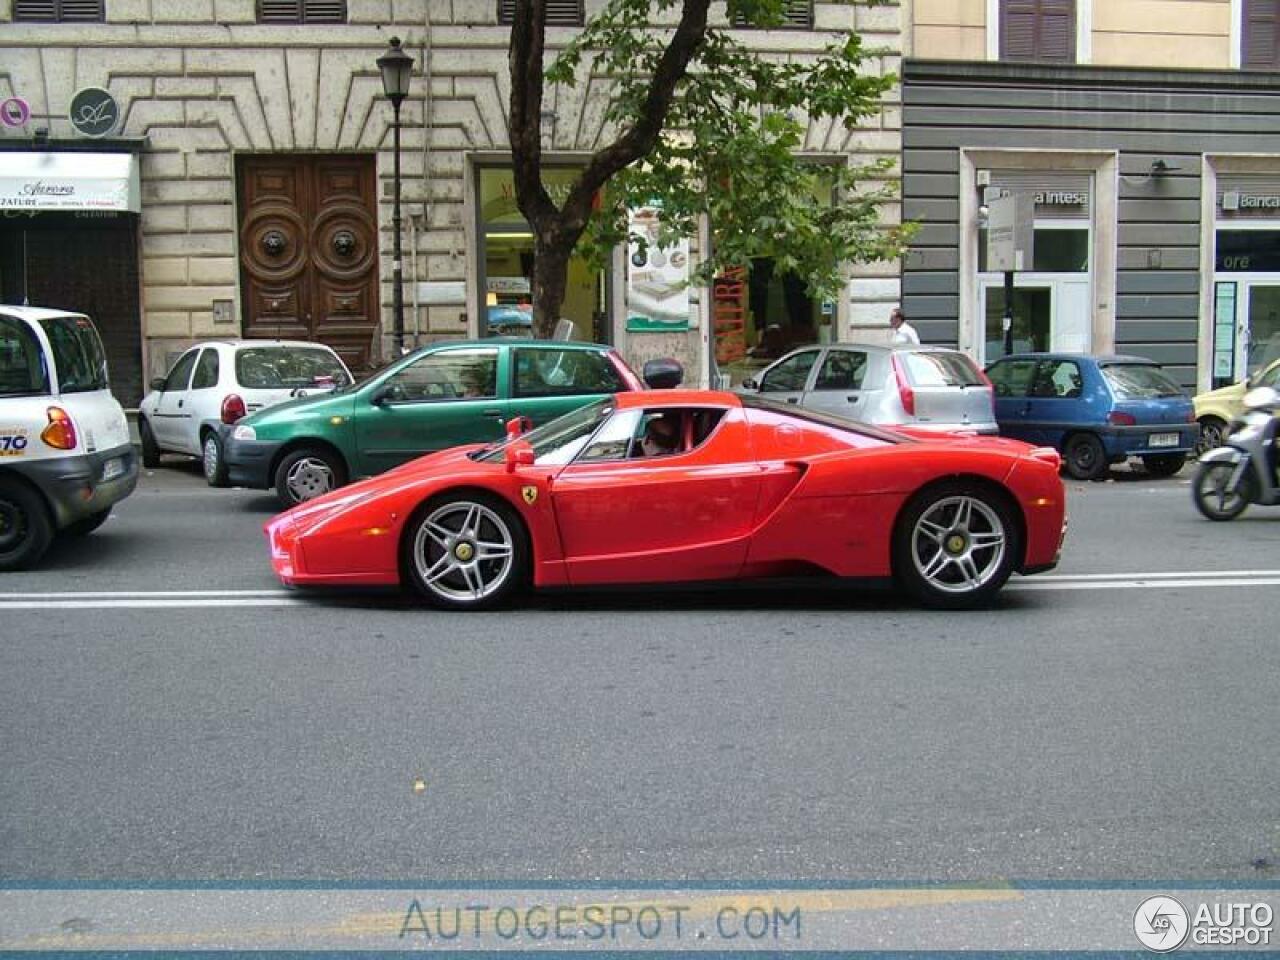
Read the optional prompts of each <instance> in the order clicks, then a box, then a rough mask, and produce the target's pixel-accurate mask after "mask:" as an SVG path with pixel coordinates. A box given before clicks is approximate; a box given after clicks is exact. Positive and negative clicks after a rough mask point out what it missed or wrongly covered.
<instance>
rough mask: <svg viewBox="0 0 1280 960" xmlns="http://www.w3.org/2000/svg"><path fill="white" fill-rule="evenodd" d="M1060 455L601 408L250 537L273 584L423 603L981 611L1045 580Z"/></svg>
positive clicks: (336, 495) (747, 409)
mask: <svg viewBox="0 0 1280 960" xmlns="http://www.w3.org/2000/svg"><path fill="white" fill-rule="evenodd" d="M1065 514H1066V511H1065V494H1064V490H1063V485H1062V481H1061V479H1059V477H1058V454H1057V452H1056V451H1054V450H1053V449H1051V448H1046V447H1032V446H1029V445H1027V444H1025V443H1021V442H1019V441H1016V440H1006V439H1000V438H991V437H965V436H956V435H938V434H927V433H923V432H920V433H913V434H908V433H905V432H900V431H899V432H888V431H885V430H880V429H877V428H875V427H870V426H867V425H864V424H860V423H855V422H852V421H848V420H843V419H840V418H837V417H831V416H827V415H824V414H820V413H814V412H812V411H808V410H802V409H799V408H796V407H791V406H787V405H785V404H778V403H774V402H771V401H769V400H767V399H764V398H761V397H755V396H738V395H736V394H732V393H719V392H711V391H696V390H685V391H671V390H662V391H652V392H636V393H625V394H618V395H617V396H616V397H612V398H609V399H607V400H602V401H599V402H596V403H593V404H590V405H588V406H586V407H583V408H581V409H579V410H577V411H575V412H573V413H569V414H566V415H565V416H563V417H560V418H559V419H557V420H554V421H552V422H550V423H548V424H545V425H544V426H542V427H539V428H538V429H536V430H533V431H530V432H528V433H520V432H519V427H518V425H517V424H515V423H514V422H513V424H512V429H511V431H510V435H509V436H508V438H507V439H506V440H505V441H504V442H502V443H499V444H494V445H490V446H479V445H474V446H465V447H455V448H454V449H452V450H445V451H442V452H440V453H436V454H431V455H430V456H426V457H422V458H421V459H418V460H415V461H413V462H411V463H408V464H406V465H404V466H402V467H400V468H398V469H396V470H393V471H391V472H390V473H385V474H382V475H381V476H378V477H373V478H372V479H369V480H365V481H363V482H361V483H357V484H354V485H352V486H349V487H344V488H342V489H341V490H336V491H334V492H333V493H330V494H328V495H326V496H323V497H319V498H318V499H315V500H311V501H309V502H307V503H305V504H302V505H300V506H297V507H294V508H293V509H292V510H289V511H287V512H285V513H282V514H280V515H279V516H278V517H276V518H274V519H273V520H271V521H270V522H269V523H268V524H267V526H266V532H267V536H268V538H269V540H270V542H271V562H272V565H273V566H274V567H275V571H276V573H277V574H278V575H279V577H280V579H281V580H282V581H284V582H285V583H286V584H297V585H323V584H361V585H389V584H402V583H405V582H408V583H410V584H412V585H413V587H414V588H415V589H416V590H417V591H418V592H419V593H421V594H422V596H423V597H425V598H426V599H427V600H428V601H430V602H431V603H433V604H435V605H437V606H441V607H450V608H456V609H479V608H485V607H491V606H494V605H497V604H499V603H501V602H502V601H504V600H507V599H509V598H510V597H511V596H512V595H513V594H514V593H515V592H516V591H518V590H520V589H521V588H523V587H525V586H527V585H529V584H532V585H533V586H535V587H563V586H569V587H572V586H580V585H587V584H624V583H626V584H636V583H673V582H678V581H685V582H691V581H713V580H738V579H744V578H749V577H797V576H814V577H842V578H857V579H890V578H892V579H893V580H896V581H897V583H898V584H899V585H900V586H901V587H903V588H905V589H906V590H908V591H910V592H911V593H912V594H913V595H914V596H916V597H917V598H918V599H919V600H920V601H922V602H924V603H926V604H928V605H931V606H938V607H970V606H976V605H979V604H982V603H985V602H987V601H990V600H991V599H992V597H993V596H994V595H995V594H996V592H997V591H998V590H999V589H1000V588H1001V586H1003V584H1004V582H1005V581H1006V580H1007V579H1008V578H1009V575H1010V574H1011V573H1013V572H1014V571H1018V572H1019V573H1023V574H1031V573H1038V572H1041V571H1044V570H1049V569H1052V568H1053V567H1054V566H1055V565H1056V563H1057V560H1058V553H1059V550H1060V548H1061V546H1062V539H1063V535H1064V533H1065V530H1066V515H1065Z"/></svg>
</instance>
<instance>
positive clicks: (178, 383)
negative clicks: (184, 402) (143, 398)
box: [164, 350, 199, 392]
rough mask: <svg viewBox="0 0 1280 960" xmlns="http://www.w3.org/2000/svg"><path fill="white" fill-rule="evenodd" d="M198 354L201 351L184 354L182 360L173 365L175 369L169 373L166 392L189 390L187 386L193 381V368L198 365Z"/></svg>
mask: <svg viewBox="0 0 1280 960" xmlns="http://www.w3.org/2000/svg"><path fill="white" fill-rule="evenodd" d="M198 353H199V351H197V350H191V351H189V352H187V353H184V354H183V355H182V359H180V360H179V361H178V362H177V363H175V364H174V365H173V369H172V370H170V371H169V376H167V377H166V378H165V381H164V389H165V391H166V392H168V391H170V390H185V389H187V384H188V383H189V382H190V381H191V368H192V367H194V366H195V365H196V356H197V355H198Z"/></svg>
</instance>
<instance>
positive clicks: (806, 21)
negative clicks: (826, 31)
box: [733, 0, 813, 30]
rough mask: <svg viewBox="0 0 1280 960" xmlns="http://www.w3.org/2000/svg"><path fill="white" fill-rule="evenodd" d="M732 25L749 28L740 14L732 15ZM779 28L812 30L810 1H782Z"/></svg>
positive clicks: (811, 5)
mask: <svg viewBox="0 0 1280 960" xmlns="http://www.w3.org/2000/svg"><path fill="white" fill-rule="evenodd" d="M733 25H734V26H735V27H746V26H749V24H748V23H747V21H746V18H745V17H743V16H742V14H740V13H737V14H734V17H733ZM779 26H781V27H791V28H793V29H802V30H811V29H813V3H812V0H783V3H782V23H781V24H779Z"/></svg>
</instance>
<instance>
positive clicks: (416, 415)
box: [355, 347, 507, 474]
mask: <svg viewBox="0 0 1280 960" xmlns="http://www.w3.org/2000/svg"><path fill="white" fill-rule="evenodd" d="M498 356H499V351H498V348H497V347H460V348H448V349H443V350H436V351H433V352H431V353H426V354H423V355H422V356H420V357H418V358H416V359H415V360H413V361H412V362H411V363H408V364H406V365H405V366H402V367H399V368H397V369H396V370H395V371H394V372H392V373H391V374H389V375H387V376H385V377H383V378H381V379H380V380H378V381H375V382H374V383H371V384H369V385H368V386H367V387H365V388H364V389H363V390H361V391H360V395H359V397H357V399H356V405H355V419H356V424H355V432H356V445H357V449H358V454H359V461H360V468H359V469H360V472H362V473H368V474H375V473H382V472H383V471H385V470H389V469H391V468H392V467H395V466H398V465H399V464H402V463H407V462H408V461H409V460H412V459H414V458H415V457H420V456H422V455H423V454H426V453H432V452H434V451H436V450H444V449H446V448H448V447H456V446H458V445H460V444H464V443H480V442H485V443H487V442H489V441H491V440H498V439H501V438H502V436H503V435H504V428H505V424H506V419H507V404H506V402H505V401H503V400H501V399H500V398H499V395H498Z"/></svg>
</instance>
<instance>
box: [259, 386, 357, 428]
mask: <svg viewBox="0 0 1280 960" xmlns="http://www.w3.org/2000/svg"><path fill="white" fill-rule="evenodd" d="M351 397H352V394H350V393H332V392H330V393H323V394H316V395H313V396H309V397H299V398H298V399H296V400H286V401H284V402H283V403H275V404H272V405H271V406H269V407H266V408H265V409H262V410H257V411H255V412H254V413H251V414H249V416H247V417H245V418H244V419H243V420H240V421H239V423H240V424H243V425H245V426H249V427H257V426H262V425H266V424H273V423H279V422H284V421H289V420H296V419H298V417H299V415H303V414H305V415H307V416H313V415H325V414H330V413H334V414H338V413H341V414H344V415H345V414H347V413H349V412H350V410H351Z"/></svg>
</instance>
